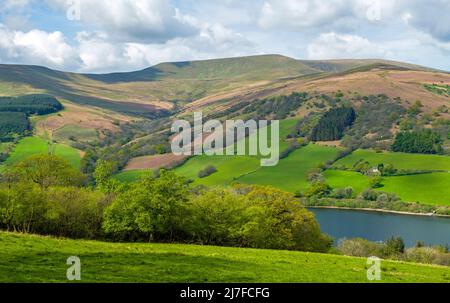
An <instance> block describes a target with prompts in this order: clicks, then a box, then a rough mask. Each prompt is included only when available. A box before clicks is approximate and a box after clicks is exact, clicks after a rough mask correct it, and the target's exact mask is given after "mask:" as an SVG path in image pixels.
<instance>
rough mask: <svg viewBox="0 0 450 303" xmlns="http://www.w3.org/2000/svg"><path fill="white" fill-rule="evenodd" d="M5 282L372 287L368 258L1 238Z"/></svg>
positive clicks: (434, 273)
mask: <svg viewBox="0 0 450 303" xmlns="http://www.w3.org/2000/svg"><path fill="white" fill-rule="evenodd" d="M0 243H1V247H2V249H1V250H0V260H1V262H0V282H67V280H66V271H67V268H68V265H66V260H67V258H68V257H70V256H78V257H79V258H80V260H81V280H82V282H249V283H250V282H265V283H269V282H363V283H364V282H368V280H367V278H366V271H367V265H366V259H363V258H353V257H345V256H337V255H330V254H316V253H303V252H290V251H277V250H256V249H242V248H226V247H213V246H195V245H173V244H137V243H134V244H130V243H120V244H119V243H103V242H95V241H77V240H63V239H55V238H49V237H40V236H32V235H19V234H11V233H3V232H0ZM381 278H382V280H381V282H449V281H450V271H449V270H448V267H441V266H427V265H419V264H412V263H403V262H395V261H383V262H382V276H381Z"/></svg>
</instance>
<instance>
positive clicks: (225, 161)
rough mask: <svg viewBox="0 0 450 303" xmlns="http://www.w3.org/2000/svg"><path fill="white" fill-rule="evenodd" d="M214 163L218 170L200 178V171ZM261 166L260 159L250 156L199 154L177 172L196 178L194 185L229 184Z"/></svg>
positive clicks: (189, 177) (176, 170) (192, 178)
mask: <svg viewBox="0 0 450 303" xmlns="http://www.w3.org/2000/svg"><path fill="white" fill-rule="evenodd" d="M210 165H213V166H214V167H216V168H217V172H216V173H214V174H212V175H211V176H208V177H206V178H202V179H200V178H198V173H199V172H200V171H201V170H203V169H205V168H206V167H208V166H210ZM259 167H260V160H259V159H258V158H257V157H250V156H212V157H209V156H198V157H194V158H192V159H190V160H188V161H187V162H186V163H185V164H184V165H183V166H181V167H179V168H177V169H175V172H176V173H177V174H179V175H181V176H184V177H186V178H188V179H191V180H194V185H199V184H202V185H207V186H220V185H229V184H230V183H231V182H233V181H234V180H236V179H237V178H238V177H240V176H242V175H245V174H248V173H250V172H253V171H256V170H257V169H258V168H259Z"/></svg>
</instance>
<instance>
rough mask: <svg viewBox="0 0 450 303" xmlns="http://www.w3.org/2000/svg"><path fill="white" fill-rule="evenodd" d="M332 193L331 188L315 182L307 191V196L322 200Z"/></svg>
mask: <svg viewBox="0 0 450 303" xmlns="http://www.w3.org/2000/svg"><path fill="white" fill-rule="evenodd" d="M330 193H331V187H330V186H329V185H328V184H326V183H323V182H315V183H313V184H311V186H310V187H309V188H308V189H307V190H306V192H305V196H306V197H308V198H310V197H317V198H322V197H325V196H328V195H329V194H330Z"/></svg>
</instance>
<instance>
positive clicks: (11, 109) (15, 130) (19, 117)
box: [0, 95, 63, 142]
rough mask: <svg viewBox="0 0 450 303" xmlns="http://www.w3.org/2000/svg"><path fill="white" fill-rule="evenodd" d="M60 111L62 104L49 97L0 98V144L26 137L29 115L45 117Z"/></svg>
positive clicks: (28, 127)
mask: <svg viewBox="0 0 450 303" xmlns="http://www.w3.org/2000/svg"><path fill="white" fill-rule="evenodd" d="M62 109H63V106H62V104H61V103H60V102H59V101H58V100H56V98H54V97H52V96H49V95H25V96H20V97H0V142H9V141H13V140H14V138H15V137H18V136H19V137H20V136H23V135H26V133H27V131H29V130H30V122H29V120H28V117H29V116H30V115H47V114H51V113H55V112H58V111H60V110H62Z"/></svg>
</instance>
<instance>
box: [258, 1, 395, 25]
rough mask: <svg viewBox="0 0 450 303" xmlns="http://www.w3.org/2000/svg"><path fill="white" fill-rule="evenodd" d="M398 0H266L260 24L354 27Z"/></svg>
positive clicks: (376, 18)
mask: <svg viewBox="0 0 450 303" xmlns="http://www.w3.org/2000/svg"><path fill="white" fill-rule="evenodd" d="M396 7H397V3H396V2H395V1H381V0H328V1H315V0H304V1H297V0H267V1H265V2H264V4H263V5H262V8H261V13H260V17H259V25H260V26H261V27H263V28H280V27H281V28H289V29H292V30H296V29H297V30H299V29H310V28H313V29H316V30H317V29H331V28H333V29H334V30H336V28H342V29H343V30H354V29H356V28H358V26H359V25H360V24H361V23H371V22H379V23H382V22H383V21H384V20H386V19H388V18H389V17H390V16H392V14H393V12H394V10H395V8H396Z"/></svg>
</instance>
